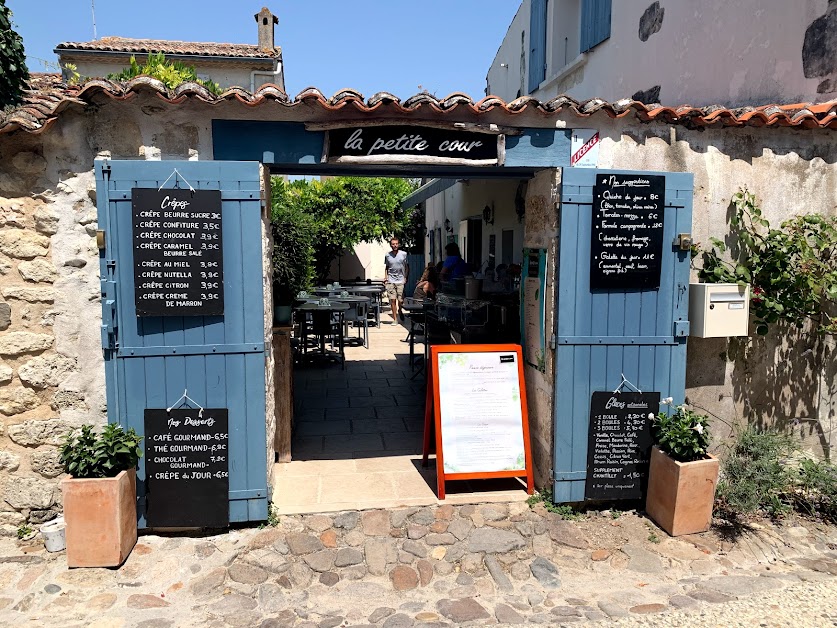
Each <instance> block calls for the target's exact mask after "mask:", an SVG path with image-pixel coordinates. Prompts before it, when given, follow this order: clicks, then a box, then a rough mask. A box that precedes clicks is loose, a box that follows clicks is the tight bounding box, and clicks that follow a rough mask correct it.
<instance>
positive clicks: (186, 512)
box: [145, 408, 230, 528]
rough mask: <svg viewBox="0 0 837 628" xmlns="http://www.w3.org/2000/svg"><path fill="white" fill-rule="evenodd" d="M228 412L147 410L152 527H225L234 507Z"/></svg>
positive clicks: (147, 475)
mask: <svg viewBox="0 0 837 628" xmlns="http://www.w3.org/2000/svg"><path fill="white" fill-rule="evenodd" d="M228 444H229V421H228V412H227V409H226V408H213V409H210V408H206V409H204V410H203V412H199V411H198V410H192V409H181V410H170V411H168V410H165V409H160V410H149V409H147V410H146V411H145V478H146V515H145V518H146V521H147V524H148V527H150V528H155V527H206V528H220V527H225V526H227V525H228V524H229V522H230V506H229V490H230V481H229V459H228V452H229V447H228Z"/></svg>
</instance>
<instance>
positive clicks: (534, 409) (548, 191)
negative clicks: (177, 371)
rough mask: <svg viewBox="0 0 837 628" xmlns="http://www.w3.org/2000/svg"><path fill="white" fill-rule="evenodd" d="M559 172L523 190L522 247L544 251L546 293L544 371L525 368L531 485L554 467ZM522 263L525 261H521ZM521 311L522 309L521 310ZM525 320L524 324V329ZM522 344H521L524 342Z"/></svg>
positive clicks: (542, 482)
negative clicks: (553, 344) (553, 339)
mask: <svg viewBox="0 0 837 628" xmlns="http://www.w3.org/2000/svg"><path fill="white" fill-rule="evenodd" d="M560 184H561V171H560V170H542V171H541V172H539V173H538V174H537V175H536V176H535V178H534V179H532V180H531V181H529V185H528V187H527V190H526V215H525V231H524V234H523V246H525V247H527V248H538V249H546V252H547V254H546V294H544V300H545V302H546V304H547V307H546V317H545V318H544V335H545V338H546V354H545V358H546V359H545V361H544V370H543V372H541V371H540V370H538V369H537V368H535V367H533V366H530V365H528V364H527V365H526V367H525V375H526V401H527V403H528V405H529V437H530V440H531V443H532V458H533V465H534V470H535V485H536V486H539V487H543V486H550V485H551V483H552V470H553V468H554V461H553V460H552V455H553V451H554V449H553V446H552V443H553V433H552V430H553V426H554V425H555V420H554V399H553V397H554V390H555V352H554V351H552V350H551V349H550V348H549V339H550V336H552V333H553V330H554V329H555V307H554V303H555V298H556V295H555V278H556V271H557V268H558V263H557V262H558V209H557V205H558V204H557V200H558V189H559V186H560ZM523 263H524V264H525V263H526V260H523ZM524 311H525V308H524ZM527 322H528V321H524V328H525V325H526V323H527ZM524 342H525V341H524Z"/></svg>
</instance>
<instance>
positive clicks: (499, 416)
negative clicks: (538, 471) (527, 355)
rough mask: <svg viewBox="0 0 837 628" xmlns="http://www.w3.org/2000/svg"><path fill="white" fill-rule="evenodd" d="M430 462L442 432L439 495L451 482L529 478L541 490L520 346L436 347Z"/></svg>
mask: <svg viewBox="0 0 837 628" xmlns="http://www.w3.org/2000/svg"><path fill="white" fill-rule="evenodd" d="M430 367H431V368H430V369H428V377H429V378H430V380H429V381H428V382H427V406H426V409H425V423H424V460H425V462H426V461H427V456H428V454H429V453H430V445H431V433H432V432H433V428H435V434H436V477H437V482H438V497H439V499H444V498H445V482H446V481H448V480H476V479H488V478H517V477H525V478H526V488H527V490H528V492H529V494H532V493H533V492H534V490H535V485H534V479H533V476H532V453H531V450H530V448H529V418H528V411H527V407H526V386H525V384H524V382H523V351H522V348H521V347H520V345H505V344H503V345H437V346H434V347H431V348H430Z"/></svg>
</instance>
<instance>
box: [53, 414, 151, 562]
mask: <svg viewBox="0 0 837 628" xmlns="http://www.w3.org/2000/svg"><path fill="white" fill-rule="evenodd" d="M141 442H142V437H141V436H139V435H138V434H137V433H136V432H135V431H134V430H133V429H129V430H128V431H125V430H123V429H122V427H121V426H120V425H115V424H110V425H108V426H107V427H105V428H104V429H103V430H101V431H100V432H97V431H96V430H95V429H94V427H93V426H92V425H85V426H83V427H82V428H81V430H79V431H78V432H77V433H74V434H70V435H68V436H67V438H66V440H65V441H64V444H63V446H62V447H61V457H60V460H61V463H62V464H63V465H64V470H65V471H66V472H67V473H69V474H70V477H67V478H65V479H64V480H62V482H61V491H62V494H63V502H64V521H65V522H66V525H67V527H66V529H65V537H66V546H67V566H68V567H118V566H119V565H121V564H122V563H123V562H125V559H126V558H128V555H129V554H130V553H131V550H132V549H133V547H134V545H136V542H137V486H136V477H137V476H136V468H137V462H138V461H139V459H140V457H141V456H142V449H141V447H140V443H141Z"/></svg>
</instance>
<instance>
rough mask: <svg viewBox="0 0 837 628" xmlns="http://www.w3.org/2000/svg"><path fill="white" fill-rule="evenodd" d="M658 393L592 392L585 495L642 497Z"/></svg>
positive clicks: (657, 408) (623, 497)
mask: <svg viewBox="0 0 837 628" xmlns="http://www.w3.org/2000/svg"><path fill="white" fill-rule="evenodd" d="M659 410H660V393H658V392H651V393H634V392H594V393H593V397H592V399H591V401H590V436H589V439H588V445H587V482H586V484H585V488H584V497H585V499H642V498H644V497H645V490H646V488H647V486H648V464H649V460H650V458H651V445H652V444H653V443H652V439H651V419H649V418H648V415H649V414H654V415H656V414H657V412H659Z"/></svg>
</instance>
